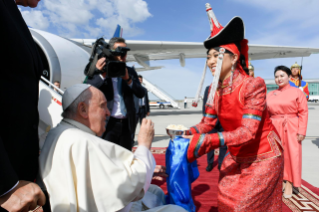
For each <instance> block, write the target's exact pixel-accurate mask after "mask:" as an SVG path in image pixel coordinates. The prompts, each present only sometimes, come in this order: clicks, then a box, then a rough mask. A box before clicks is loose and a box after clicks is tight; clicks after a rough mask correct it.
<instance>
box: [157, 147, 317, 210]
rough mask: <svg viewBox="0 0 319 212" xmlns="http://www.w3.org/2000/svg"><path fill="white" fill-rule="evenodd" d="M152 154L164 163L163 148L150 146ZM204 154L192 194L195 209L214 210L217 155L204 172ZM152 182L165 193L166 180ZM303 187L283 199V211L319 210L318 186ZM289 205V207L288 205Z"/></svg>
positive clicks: (215, 208)
mask: <svg viewBox="0 0 319 212" xmlns="http://www.w3.org/2000/svg"><path fill="white" fill-rule="evenodd" d="M152 152H153V155H154V157H155V160H156V163H157V164H158V165H165V150H164V149H163V148H152ZM206 166H207V162H206V156H203V157H201V158H199V159H198V169H199V172H200V175H199V178H198V179H197V180H196V181H195V182H194V183H193V184H192V195H193V199H194V202H195V205H196V211H200V212H214V211H218V209H217V184H218V176H219V171H218V169H217V157H216V160H215V162H214V168H213V170H212V171H211V172H206V170H205V168H206ZM152 183H153V184H156V185H158V186H160V187H161V188H162V189H163V190H164V192H165V193H166V192H167V190H166V182H162V181H157V180H153V182H152ZM302 185H303V187H302V188H301V189H300V193H299V194H298V195H296V194H295V195H294V196H293V198H292V199H289V200H283V205H282V206H283V207H282V211H283V212H291V211H293V212H302V211H309V212H310V211H313V212H315V211H319V188H316V187H314V186H312V185H310V184H309V183H307V182H306V181H304V180H303V181H302ZM297 200H298V201H297ZM288 206H289V207H288Z"/></svg>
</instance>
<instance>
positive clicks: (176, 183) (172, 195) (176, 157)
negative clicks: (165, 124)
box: [166, 137, 199, 212]
mask: <svg viewBox="0 0 319 212" xmlns="http://www.w3.org/2000/svg"><path fill="white" fill-rule="evenodd" d="M188 144H189V139H185V138H181V137H175V139H174V140H173V141H172V140H170V142H169V146H168V148H167V151H166V172H167V174H168V178H167V180H166V182H167V191H168V195H167V196H166V203H167V204H175V205H179V206H181V207H183V208H184V209H185V210H187V211H189V212H195V209H196V207H195V204H194V201H193V198H192V192H191V183H192V182H194V181H195V180H196V179H197V178H198V177H199V172H198V168H197V161H194V162H192V163H189V162H188V161H187V149H188Z"/></svg>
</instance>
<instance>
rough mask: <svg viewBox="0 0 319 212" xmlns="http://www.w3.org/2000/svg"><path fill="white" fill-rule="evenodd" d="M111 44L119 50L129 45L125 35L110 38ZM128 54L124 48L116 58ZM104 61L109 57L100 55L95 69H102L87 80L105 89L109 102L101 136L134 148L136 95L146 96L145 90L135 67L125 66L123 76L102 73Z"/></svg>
mask: <svg viewBox="0 0 319 212" xmlns="http://www.w3.org/2000/svg"><path fill="white" fill-rule="evenodd" d="M109 46H110V48H111V49H112V50H116V49H118V48H119V47H126V43H125V40H124V39H123V38H117V37H114V38H112V39H111V40H110V41H109ZM126 56H127V55H126V52H125V53H124V54H123V53H122V54H121V55H117V56H113V59H114V60H116V61H121V62H126ZM105 65H106V58H105V57H102V58H100V59H99V60H98V61H97V63H96V69H98V70H99V71H96V72H95V74H94V75H93V76H92V77H89V78H88V79H87V81H86V83H88V84H91V85H93V86H95V87H96V88H98V89H100V90H101V91H102V92H103V93H104V95H105V97H106V99H107V102H108V103H107V107H108V109H109V110H110V112H111V116H110V118H109V119H108V120H107V124H106V130H105V133H104V134H103V136H102V137H103V138H104V139H105V140H108V141H111V142H113V143H116V144H118V145H120V146H122V147H124V148H126V149H128V150H131V149H132V138H131V133H132V132H133V130H134V126H135V123H136V115H135V113H136V112H135V111H136V110H135V106H134V99H133V95H135V96H137V97H138V98H143V97H144V96H145V93H146V90H145V88H144V87H143V86H142V85H141V83H140V82H139V80H138V77H137V73H136V71H135V70H134V68H130V67H127V66H126V68H125V69H126V70H125V76H123V77H109V76H107V72H102V73H101V71H102V70H103V68H104V66H105Z"/></svg>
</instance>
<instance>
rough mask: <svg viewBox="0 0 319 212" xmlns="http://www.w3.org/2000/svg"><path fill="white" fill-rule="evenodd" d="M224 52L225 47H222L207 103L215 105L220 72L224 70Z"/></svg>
mask: <svg viewBox="0 0 319 212" xmlns="http://www.w3.org/2000/svg"><path fill="white" fill-rule="evenodd" d="M224 53H225V49H224V48H220V49H219V55H218V60H217V66H216V69H215V74H214V79H213V83H212V86H211V88H210V91H209V96H208V98H207V103H206V104H208V105H213V104H214V97H215V93H216V90H217V87H218V82H219V76H220V72H221V70H222V64H223V59H224Z"/></svg>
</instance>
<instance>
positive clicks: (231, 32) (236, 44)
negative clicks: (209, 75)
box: [193, 3, 248, 107]
mask: <svg viewBox="0 0 319 212" xmlns="http://www.w3.org/2000/svg"><path fill="white" fill-rule="evenodd" d="M206 12H207V15H208V20H209V23H210V30H211V34H210V36H209V37H208V38H207V39H206V40H205V41H204V46H205V48H206V49H208V50H209V49H211V48H214V47H221V48H220V50H219V55H218V62H217V66H216V71H215V74H214V80H213V83H212V86H211V90H210V94H209V97H208V99H207V103H208V104H212V102H213V99H214V95H215V92H216V89H217V86H218V81H219V75H220V71H221V66H222V62H223V57H224V53H225V51H226V50H228V51H230V52H232V53H234V54H237V55H238V57H239V60H243V61H242V62H244V63H245V64H248V45H247V43H248V41H247V40H246V39H244V37H245V29H244V22H243V20H242V19H241V18H240V17H234V18H233V19H232V20H231V21H230V22H229V23H228V24H227V25H226V26H225V27H223V26H222V25H221V24H220V23H219V22H218V20H217V18H216V16H215V14H214V12H213V10H212V7H211V5H210V4H209V3H207V4H206ZM236 68H237V69H238V70H239V71H240V72H241V73H242V74H247V73H246V72H245V71H244V70H243V68H242V66H241V65H240V63H237V66H236ZM206 69H207V66H205V69H204V73H203V76H202V80H201V83H200V85H199V88H198V91H197V94H196V98H195V102H194V103H193V106H195V107H196V106H197V102H198V99H199V95H200V93H201V88H202V86H203V82H204V76H205V73H206ZM231 79H232V77H231Z"/></svg>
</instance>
